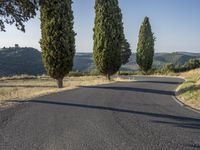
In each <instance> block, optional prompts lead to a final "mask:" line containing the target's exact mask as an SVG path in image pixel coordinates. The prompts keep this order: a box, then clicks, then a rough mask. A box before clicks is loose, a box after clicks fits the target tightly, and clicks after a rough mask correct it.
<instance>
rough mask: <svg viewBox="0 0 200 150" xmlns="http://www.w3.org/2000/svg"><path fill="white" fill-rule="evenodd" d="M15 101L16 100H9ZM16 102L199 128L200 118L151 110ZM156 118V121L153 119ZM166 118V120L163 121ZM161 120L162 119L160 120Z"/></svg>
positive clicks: (44, 102)
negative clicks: (64, 107) (125, 114)
mask: <svg viewBox="0 0 200 150" xmlns="http://www.w3.org/2000/svg"><path fill="white" fill-rule="evenodd" d="M9 102H16V101H9ZM17 102H18V103H26V102H28V103H35V104H44V105H60V106H67V107H72V108H73V107H74V108H79V109H90V110H100V111H108V112H118V113H127V114H131V115H136V116H137V115H138V116H146V117H149V120H153V121H152V122H154V123H160V124H167V125H172V126H175V127H181V128H189V129H198V130H199V129H200V118H192V117H184V116H176V115H169V114H160V113H152V112H143V111H134V110H129V109H123V108H114V107H106V106H96V105H89V104H76V103H66V102H58V101H46V100H31V101H17ZM155 119H158V121H155ZM163 119H166V121H163ZM160 120H162V121H160Z"/></svg>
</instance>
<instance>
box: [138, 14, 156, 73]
mask: <svg viewBox="0 0 200 150" xmlns="http://www.w3.org/2000/svg"><path fill="white" fill-rule="evenodd" d="M154 41H155V38H154V36H153V33H152V31H151V25H150V22H149V18H148V17H145V19H144V22H143V23H142V26H141V27H140V32H139V41H138V45H137V54H136V55H137V56H136V57H137V64H138V65H139V67H140V69H141V70H142V71H144V72H147V71H148V70H150V69H151V67H152V64H153V57H154Z"/></svg>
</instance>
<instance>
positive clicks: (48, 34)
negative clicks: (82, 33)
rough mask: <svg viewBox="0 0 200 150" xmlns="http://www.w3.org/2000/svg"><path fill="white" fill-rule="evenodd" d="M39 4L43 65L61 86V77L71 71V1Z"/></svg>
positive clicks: (72, 53)
mask: <svg viewBox="0 0 200 150" xmlns="http://www.w3.org/2000/svg"><path fill="white" fill-rule="evenodd" d="M40 5H41V32H42V39H41V41H40V44H41V49H42V57H43V62H44V66H45V68H46V71H47V73H48V74H49V75H50V76H51V77H52V78H54V79H56V80H57V84H58V87H59V88H62V87H63V78H64V77H65V76H66V75H67V74H68V73H69V71H71V69H72V66H73V58H74V54H75V33H74V31H73V12H72V6H71V5H72V1H71V0H45V1H42V2H41V4H40Z"/></svg>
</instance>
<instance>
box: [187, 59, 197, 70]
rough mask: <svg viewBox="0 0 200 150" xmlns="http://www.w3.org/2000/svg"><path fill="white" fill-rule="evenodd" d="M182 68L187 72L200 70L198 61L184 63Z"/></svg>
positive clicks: (191, 60) (192, 60)
mask: <svg viewBox="0 0 200 150" xmlns="http://www.w3.org/2000/svg"><path fill="white" fill-rule="evenodd" d="M184 67H185V68H186V69H187V70H192V69H197V68H200V59H190V60H189V61H188V62H187V63H185V65H184Z"/></svg>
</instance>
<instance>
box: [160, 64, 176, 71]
mask: <svg viewBox="0 0 200 150" xmlns="http://www.w3.org/2000/svg"><path fill="white" fill-rule="evenodd" d="M161 70H162V72H165V73H167V72H173V71H174V70H175V66H174V64H172V63H167V64H165V65H163V67H162V69H161Z"/></svg>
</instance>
